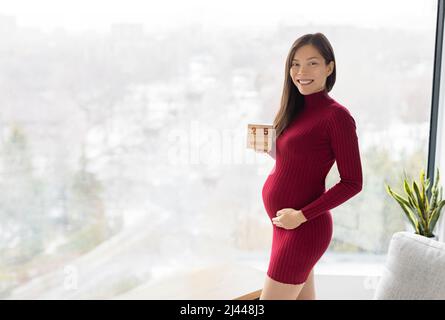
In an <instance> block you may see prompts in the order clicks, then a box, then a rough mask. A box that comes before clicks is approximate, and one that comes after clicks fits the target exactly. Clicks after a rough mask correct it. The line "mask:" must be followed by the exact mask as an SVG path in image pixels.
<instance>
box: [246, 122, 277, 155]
mask: <svg viewBox="0 0 445 320" xmlns="http://www.w3.org/2000/svg"><path fill="white" fill-rule="evenodd" d="M274 140H275V129H274V128H273V125H269V124H248V125H247V148H249V149H254V150H256V151H260V152H269V151H270V150H271V149H272V145H273V143H274Z"/></svg>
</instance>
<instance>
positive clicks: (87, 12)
mask: <svg viewBox="0 0 445 320" xmlns="http://www.w3.org/2000/svg"><path fill="white" fill-rule="evenodd" d="M436 7H437V0H372V1H364V0H311V1H308V0H306V1H301V0H292V1H289V0H285V1H284V0H274V1H265V0H221V1H209V0H187V1H183V0H175V1H174V0H163V1H151V0H102V1H99V0H75V1H72V0H71V1H66V0H65V1H64V0H38V1H35V0H14V1H11V0H0V15H7V16H15V17H16V21H17V24H18V25H19V26H33V27H39V28H41V29H44V30H46V31H50V30H52V29H54V28H57V27H59V28H60V27H62V28H65V29H67V30H72V31H83V30H88V29H93V30H96V31H99V32H101V31H108V30H109V28H110V25H111V24H112V23H142V24H144V26H145V28H146V29H152V28H157V27H164V28H175V27H176V26H180V25H183V24H184V23H188V22H194V23H202V24H203V25H209V26H210V25H218V26H227V25H230V26H234V27H236V26H243V25H261V26H265V27H267V26H275V25H277V24H278V23H279V22H280V21H281V22H283V23H285V24H294V25H299V24H306V23H308V22H312V23H323V24H327V23H329V24H340V23H341V24H355V25H361V26H366V27H379V26H391V27H400V28H407V29H410V28H412V29H421V28H426V29H427V28H431V27H430V25H431V23H432V22H431V21H432V19H431V17H432V16H433V17H434V19H433V20H435V17H436Z"/></svg>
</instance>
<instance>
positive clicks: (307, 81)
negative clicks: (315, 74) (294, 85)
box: [298, 80, 314, 86]
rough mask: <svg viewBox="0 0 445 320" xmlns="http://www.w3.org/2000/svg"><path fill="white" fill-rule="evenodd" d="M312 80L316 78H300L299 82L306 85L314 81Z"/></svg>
mask: <svg viewBox="0 0 445 320" xmlns="http://www.w3.org/2000/svg"><path fill="white" fill-rule="evenodd" d="M312 81H314V80H298V83H300V84H301V85H303V86H305V85H308V84H310V83H312Z"/></svg>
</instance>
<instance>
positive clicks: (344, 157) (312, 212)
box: [262, 90, 362, 284]
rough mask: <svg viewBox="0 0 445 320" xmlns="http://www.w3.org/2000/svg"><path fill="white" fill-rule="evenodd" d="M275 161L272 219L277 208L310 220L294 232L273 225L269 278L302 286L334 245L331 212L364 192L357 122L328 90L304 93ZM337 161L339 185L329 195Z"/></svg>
mask: <svg viewBox="0 0 445 320" xmlns="http://www.w3.org/2000/svg"><path fill="white" fill-rule="evenodd" d="M275 159H276V162H275V166H274V168H273V169H272V171H271V173H270V174H269V176H268V177H267V179H266V181H265V183H264V186H263V189H262V197H263V202H264V206H265V209H266V211H267V214H268V215H269V217H270V219H272V218H274V217H276V213H277V211H278V210H281V209H284V208H293V209H295V210H301V211H302V213H303V215H304V216H305V217H306V219H307V220H308V221H306V222H305V223H303V224H301V225H300V226H299V227H297V228H295V229H290V230H287V229H284V228H282V227H277V226H275V225H274V224H272V226H273V239H272V249H271V255H270V262H269V268H268V271H267V274H268V275H269V277H271V278H272V279H274V280H276V281H279V282H282V283H289V284H301V283H303V282H305V281H306V279H307V277H308V276H309V273H310V271H311V270H312V268H313V267H314V265H315V263H316V262H317V261H318V260H319V259H320V258H321V256H322V255H323V253H324V252H325V251H326V250H327V249H328V247H329V244H330V242H331V239H332V233H333V229H332V226H333V223H332V216H331V212H330V211H329V210H330V209H332V208H335V207H337V206H338V205H340V204H341V203H343V202H345V201H346V200H348V199H349V198H351V197H353V196H354V195H355V194H357V193H358V192H360V190H361V189H362V167H361V160H360V153H359V145H358V138H357V134H356V126H355V120H354V119H353V117H352V116H351V114H350V112H349V111H348V110H347V109H346V108H345V107H344V106H342V105H340V104H339V103H338V102H336V101H335V100H334V99H332V98H331V97H330V96H329V94H328V92H327V91H326V90H324V91H319V92H315V93H312V94H309V95H305V96H304V109H303V111H302V112H301V113H300V114H299V115H298V116H297V117H296V118H295V119H294V120H293V121H292V122H291V123H290V124H289V125H288V127H287V128H286V129H285V130H284V131H283V132H282V134H281V135H280V136H279V137H278V138H277V139H276V156H275ZM334 162H337V168H338V172H339V174H340V181H339V182H338V183H337V184H335V185H334V186H333V187H332V188H330V189H329V190H327V191H326V187H325V180H326V176H327V174H328V173H329V171H330V169H331V167H332V165H333V164H334ZM271 222H272V220H271Z"/></svg>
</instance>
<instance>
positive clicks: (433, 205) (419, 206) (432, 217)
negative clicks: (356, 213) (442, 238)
mask: <svg viewBox="0 0 445 320" xmlns="http://www.w3.org/2000/svg"><path fill="white" fill-rule="evenodd" d="M436 172H437V174H436V177H437V178H436V180H435V181H434V185H433V188H432V189H431V197H430V193H429V192H428V189H429V187H430V179H429V178H428V179H425V171H424V170H423V169H422V170H421V172H420V181H419V184H418V183H416V182H415V181H412V184H411V185H410V184H409V183H408V179H407V177H406V173H405V179H404V181H403V189H404V191H405V194H406V196H407V198H404V197H402V196H401V195H400V194H398V193H396V192H394V191H393V190H392V189H391V187H390V186H389V185H387V184H386V183H385V186H386V192H387V193H388V194H389V195H390V196H391V197H393V198H394V199H395V200H396V201H397V203H398V204H399V205H400V207H401V208H402V210H403V212H404V213H405V215H406V217H407V218H408V220H409V222H410V223H411V224H412V226H413V227H414V230H415V232H416V234H419V235H422V236H425V237H431V238H432V237H434V234H433V230H434V227H435V225H436V222H437V220H438V219H439V216H440V213H441V210H442V207H443V206H444V205H445V200H442V187H440V191H439V189H438V184H439V179H440V178H439V169H438V168H437V171H436ZM419 185H420V187H419Z"/></svg>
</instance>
